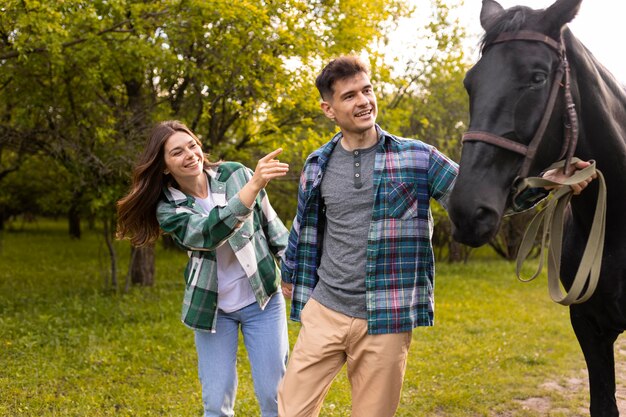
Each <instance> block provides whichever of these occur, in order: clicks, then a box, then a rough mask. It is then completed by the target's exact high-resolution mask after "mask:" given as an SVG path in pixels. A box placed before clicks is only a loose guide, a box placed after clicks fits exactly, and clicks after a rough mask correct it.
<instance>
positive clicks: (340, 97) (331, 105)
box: [321, 72, 378, 135]
mask: <svg viewBox="0 0 626 417" xmlns="http://www.w3.org/2000/svg"><path fill="white" fill-rule="evenodd" d="M321 106H322V110H324V113H325V114H326V117H328V118H331V119H333V120H334V121H335V123H337V125H338V126H339V128H340V129H341V131H342V132H343V133H344V135H345V134H346V133H354V134H362V133H364V132H366V131H368V130H370V129H372V128H374V124H375V123H376V114H377V113H378V108H377V107H376V96H375V95H374V90H373V88H372V84H371V83H370V79H369V77H368V76H367V74H366V73H364V72H360V73H358V74H356V75H355V76H353V77H349V78H344V79H341V80H337V81H335V83H334V84H333V96H332V98H331V99H329V100H324V101H323V102H322V105H321Z"/></svg>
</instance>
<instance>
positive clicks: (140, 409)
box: [0, 220, 588, 417]
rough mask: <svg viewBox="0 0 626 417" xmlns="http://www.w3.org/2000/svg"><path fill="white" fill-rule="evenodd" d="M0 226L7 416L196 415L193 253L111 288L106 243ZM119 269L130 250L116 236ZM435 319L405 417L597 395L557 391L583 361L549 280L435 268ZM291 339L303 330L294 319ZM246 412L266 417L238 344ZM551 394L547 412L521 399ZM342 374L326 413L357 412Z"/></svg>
mask: <svg viewBox="0 0 626 417" xmlns="http://www.w3.org/2000/svg"><path fill="white" fill-rule="evenodd" d="M13 228H14V229H16V230H12V231H11V230H8V231H5V232H3V233H2V234H0V416H38V417H43V416H90V417H96V416H199V415H201V408H202V407H201V400H200V385H199V382H198V379H197V376H196V364H195V360H196V359H195V350H194V345H193V334H192V332H191V331H190V330H189V329H187V328H186V327H185V326H183V325H182V324H181V323H180V320H179V315H180V302H181V296H182V289H183V278H182V270H183V268H184V265H185V259H186V255H185V254H183V253H180V252H166V251H163V250H161V249H160V248H159V251H158V253H157V277H156V285H155V286H154V287H151V288H132V289H131V291H130V292H129V293H126V294H123V293H114V292H111V291H106V290H104V288H105V280H106V279H107V273H108V255H107V252H106V247H105V246H104V244H103V242H102V240H101V238H100V236H99V235H97V234H96V233H95V232H89V231H85V232H84V236H83V238H82V239H81V240H71V239H69V238H68V237H67V233H66V227H65V224H64V223H62V222H61V223H59V222H52V221H46V220H39V221H37V222H35V223H31V224H26V225H24V226H23V227H22V225H21V224H19V223H16V224H14V225H13ZM117 249H118V252H119V254H120V261H121V265H120V268H121V269H120V275H121V277H122V280H123V276H124V275H125V271H126V263H127V261H128V253H129V250H128V246H127V244H126V243H124V242H118V243H117ZM437 271H438V274H437V280H436V294H437V296H436V300H437V306H436V309H437V313H436V325H435V326H434V327H432V328H418V329H416V330H415V331H414V332H413V342H412V346H411V351H410V358H409V363H408V369H407V374H406V379H405V385H404V390H403V394H402V401H401V406H400V408H399V410H398V413H397V415H398V416H407V417H408V416H411V417H421V416H428V417H430V416H438V417H441V416H449V417H457V416H458V417H461V416H462V417H467V416H494V417H495V416H498V417H510V416H540V415H541V416H545V415H549V416H568V417H571V416H576V415H582V414H581V409H583V410H584V409H585V408H586V406H587V401H588V394H587V392H586V391H585V390H582V391H581V392H574V393H572V392H566V391H567V390H550V389H547V388H546V387H545V383H546V382H547V381H553V382H555V383H557V384H562V385H563V386H565V382H564V381H566V380H567V379H568V378H569V377H570V376H571V375H573V374H574V373H579V370H580V369H581V368H583V367H584V362H583V359H582V354H581V353H580V351H579V347H578V344H577V342H576V340H575V337H574V335H573V332H572V330H571V328H570V325H569V320H568V313H567V309H566V308H564V307H561V306H558V305H556V304H554V303H553V302H552V301H550V299H549V297H548V294H547V288H546V283H545V276H543V277H540V278H538V279H537V280H536V281H535V282H532V283H529V284H522V283H520V282H518V281H517V280H516V279H515V277H514V265H513V264H511V263H507V262H504V261H501V260H497V259H494V258H491V257H490V255H489V254H488V253H485V254H484V255H482V256H479V257H475V260H473V261H471V262H470V263H469V264H468V265H449V264H444V263H439V264H438V265H437ZM289 326H290V328H289V329H290V341H291V345H292V346H293V343H294V342H295V339H296V336H297V332H298V325H297V324H295V323H293V322H290V324H289ZM239 354H240V365H239V375H240V382H239V392H238V398H237V415H239V416H245V417H248V416H249V417H255V416H258V415H259V411H258V408H257V406H256V401H255V398H254V393H253V389H252V383H251V379H250V373H249V369H248V367H247V366H246V362H247V361H246V360H245V351H244V350H242V349H240V352H239ZM531 397H544V398H546V399H547V400H548V401H549V402H550V404H551V405H552V408H551V409H552V410H553V411H550V412H549V413H548V414H546V413H545V412H543V413H538V412H537V411H533V410H532V409H531V408H529V407H527V406H526V405H525V404H526V403H525V402H523V401H524V400H526V399H528V398H531ZM349 410H350V389H349V385H348V383H347V380H346V377H345V371H343V372H342V373H340V375H339V376H338V378H337V379H336V380H335V382H334V385H333V388H331V392H330V394H329V395H328V397H327V399H326V402H325V406H324V409H323V411H322V416H349V415H350V413H349Z"/></svg>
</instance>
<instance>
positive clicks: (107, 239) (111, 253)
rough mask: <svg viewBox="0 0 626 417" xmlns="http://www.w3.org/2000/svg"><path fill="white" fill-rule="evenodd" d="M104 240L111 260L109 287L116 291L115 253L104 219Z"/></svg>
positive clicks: (106, 220) (107, 225)
mask: <svg viewBox="0 0 626 417" xmlns="http://www.w3.org/2000/svg"><path fill="white" fill-rule="evenodd" d="M104 240H105V242H106V245H107V249H108V250H109V257H110V259H111V287H112V288H113V289H114V290H117V285H118V283H117V252H116V251H115V246H113V237H112V233H111V227H110V226H109V221H108V219H104Z"/></svg>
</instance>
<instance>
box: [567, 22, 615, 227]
mask: <svg viewBox="0 0 626 417" xmlns="http://www.w3.org/2000/svg"><path fill="white" fill-rule="evenodd" d="M564 35H565V38H566V48H567V49H566V50H567V56H568V61H569V63H570V66H571V68H572V74H573V77H572V94H573V95H574V101H575V105H576V111H577V113H578V117H579V121H580V123H579V128H580V131H579V138H578V146H577V149H576V156H578V157H580V158H582V159H594V160H596V161H597V167H598V169H600V170H601V171H602V172H603V173H604V176H605V177H606V182H607V192H608V195H609V200H608V202H609V205H610V207H609V211H608V213H607V215H608V216H609V217H616V216H617V217H622V215H623V213H624V210H626V199H625V198H623V197H622V193H623V190H624V189H626V91H625V89H624V87H623V86H622V85H620V83H619V82H617V80H616V79H615V77H613V75H612V74H611V73H610V72H609V71H608V70H607V69H606V68H605V67H604V66H603V65H602V64H600V63H599V62H598V61H597V60H596V59H595V58H594V57H593V55H592V54H591V53H590V52H589V51H588V50H587V49H586V48H585V47H584V46H583V44H582V43H581V42H580V41H578V40H577V39H576V38H575V37H573V36H572V35H571V32H569V31H566V33H565V34H564ZM581 197H582V198H580V199H577V200H578V202H579V203H580V204H576V203H575V202H574V201H573V202H572V203H573V204H572V208H573V210H575V211H578V210H579V209H582V210H583V211H587V210H586V209H585V208H584V207H587V208H590V207H594V206H595V202H593V201H592V200H593V198H591V196H589V195H585V194H584V193H583V195H581ZM585 200H589V201H585ZM607 221H608V222H609V224H612V226H611V227H617V225H616V224H615V222H614V221H611V219H609V218H607ZM619 223H622V222H621V220H620V222H619ZM615 230H617V229H615Z"/></svg>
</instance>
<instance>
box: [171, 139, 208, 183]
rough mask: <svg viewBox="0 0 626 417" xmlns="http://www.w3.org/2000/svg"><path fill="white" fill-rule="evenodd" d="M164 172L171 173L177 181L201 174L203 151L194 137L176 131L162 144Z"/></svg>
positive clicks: (183, 180)
mask: <svg viewBox="0 0 626 417" xmlns="http://www.w3.org/2000/svg"><path fill="white" fill-rule="evenodd" d="M163 148H164V149H163V150H164V158H165V168H166V170H165V173H166V174H168V173H169V174H172V176H173V177H174V179H175V180H176V181H177V182H179V183H180V182H186V180H187V181H188V180H189V179H192V178H193V177H198V176H201V175H202V168H203V162H204V153H203V152H202V148H201V147H200V145H199V144H198V142H196V140H195V139H194V138H192V137H191V136H189V134H187V133H185V132H176V133H174V134H173V135H172V136H170V137H169V138H168V139H167V140H166V141H165V145H164V146H163Z"/></svg>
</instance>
